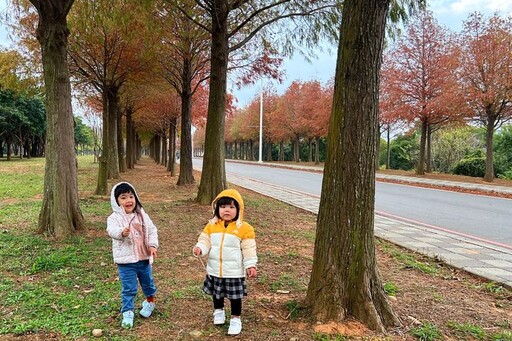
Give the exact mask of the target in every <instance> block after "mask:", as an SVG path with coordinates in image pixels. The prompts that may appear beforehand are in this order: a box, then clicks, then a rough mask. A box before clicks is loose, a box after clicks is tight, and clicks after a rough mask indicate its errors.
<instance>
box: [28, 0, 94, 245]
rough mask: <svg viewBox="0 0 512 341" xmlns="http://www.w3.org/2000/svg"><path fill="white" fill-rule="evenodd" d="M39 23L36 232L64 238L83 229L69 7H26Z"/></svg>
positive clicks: (54, 4)
mask: <svg viewBox="0 0 512 341" xmlns="http://www.w3.org/2000/svg"><path fill="white" fill-rule="evenodd" d="M31 3H32V4H33V5H34V6H35V7H36V9H37V12H38V15H39V22H38V27H37V39H38V41H39V43H40V44H41V54H42V61H43V74H44V83H45V90H46V115H47V128H46V147H45V156H46V165H45V175H44V193H43V203H42V207H41V211H40V213H39V226H38V230H39V232H41V233H46V234H48V235H50V236H52V237H55V238H65V237H67V236H69V235H72V234H73V233H75V232H76V231H80V230H83V229H85V222H84V217H83V215H82V212H81V210H80V207H79V205H78V180H77V173H78V165H77V160H76V155H75V141H74V120H73V111H72V107H71V85H70V81H69V70H68V64H67V48H68V40H67V39H68V35H69V30H68V26H67V19H66V17H67V14H68V12H69V10H70V8H71V6H72V4H73V1H72V0H69V1H59V2H53V1H35V0H33V1H31Z"/></svg>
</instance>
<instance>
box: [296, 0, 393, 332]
mask: <svg viewBox="0 0 512 341" xmlns="http://www.w3.org/2000/svg"><path fill="white" fill-rule="evenodd" d="M388 7H389V0H346V1H345V2H344V6H343V19H342V23H341V31H340V37H341V40H340V44H339V48H338V60H337V66H336V75H335V89H334V100H333V109H332V113H331V120H330V123H329V133H328V152H327V155H328V158H327V160H326V164H325V170H324V177H323V183H322V195H321V199H320V208H319V214H318V221H317V235H316V241H315V250H314V259H313V269H312V273H311V279H310V282H309V286H308V291H307V297H306V303H307V304H308V305H309V306H310V308H311V312H312V314H313V316H315V317H316V318H317V319H320V320H322V321H329V320H334V321H339V320H343V319H346V318H348V317H352V318H355V319H357V320H359V321H361V322H362V323H364V324H366V325H367V326H368V327H369V328H371V329H374V330H379V331H383V330H384V329H385V328H386V327H391V326H394V325H397V324H398V319H397V317H396V315H395V314H394V313H393V311H392V310H391V307H390V306H389V304H388V302H387V299H386V294H385V293H384V290H383V287H382V283H381V279H380V276H379V272H378V268H377V264H376V259H375V242H374V233H373V232H374V231H373V227H374V203H375V158H376V148H375V146H376V141H375V139H376V138H377V129H378V123H377V122H378V119H377V107H378V83H379V76H378V74H379V68H380V63H381V55H382V46H383V40H384V30H385V23H386V16H387V11H388Z"/></svg>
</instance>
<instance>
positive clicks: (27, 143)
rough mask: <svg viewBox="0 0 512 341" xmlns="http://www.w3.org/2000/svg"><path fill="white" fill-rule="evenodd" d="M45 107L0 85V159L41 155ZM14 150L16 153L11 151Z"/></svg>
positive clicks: (40, 101) (34, 99)
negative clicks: (16, 155)
mask: <svg viewBox="0 0 512 341" xmlns="http://www.w3.org/2000/svg"><path fill="white" fill-rule="evenodd" d="M45 124H46V116H45V108H44V104H43V101H42V99H41V98H40V97H38V96H30V95H25V94H16V93H15V92H14V91H13V90H10V89H3V88H2V85H1V84H0V157H4V147H5V153H6V157H7V160H11V157H12V155H13V154H18V155H19V157H20V158H24V157H27V158H30V157H33V156H42V155H43V154H44V133H45V128H46V127H45ZM14 149H16V150H14Z"/></svg>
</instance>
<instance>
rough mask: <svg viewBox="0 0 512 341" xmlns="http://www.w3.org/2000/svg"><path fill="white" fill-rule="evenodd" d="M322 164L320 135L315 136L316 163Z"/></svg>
mask: <svg viewBox="0 0 512 341" xmlns="http://www.w3.org/2000/svg"><path fill="white" fill-rule="evenodd" d="M318 164H320V136H317V137H315V165H318Z"/></svg>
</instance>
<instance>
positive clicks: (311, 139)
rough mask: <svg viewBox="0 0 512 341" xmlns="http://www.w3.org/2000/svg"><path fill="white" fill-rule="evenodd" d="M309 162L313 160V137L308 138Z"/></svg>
mask: <svg viewBox="0 0 512 341" xmlns="http://www.w3.org/2000/svg"><path fill="white" fill-rule="evenodd" d="M308 149H309V150H308V162H313V138H311V137H310V138H308Z"/></svg>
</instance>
